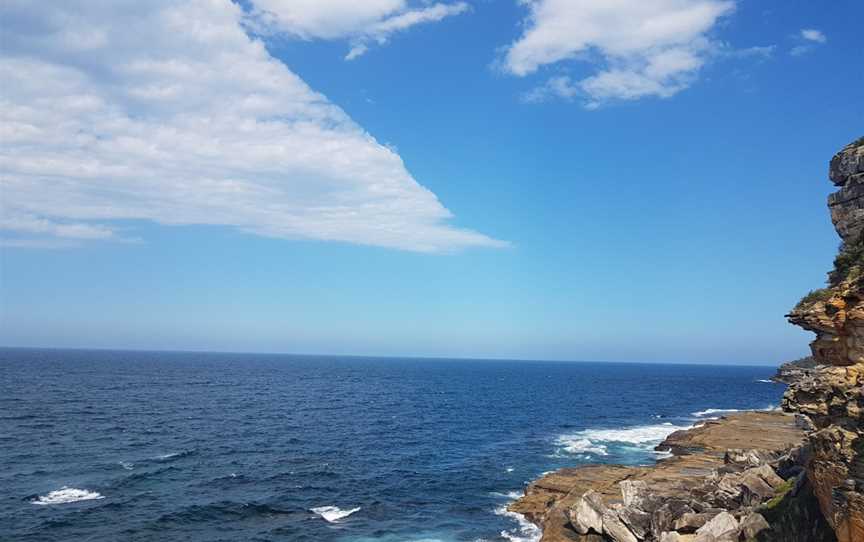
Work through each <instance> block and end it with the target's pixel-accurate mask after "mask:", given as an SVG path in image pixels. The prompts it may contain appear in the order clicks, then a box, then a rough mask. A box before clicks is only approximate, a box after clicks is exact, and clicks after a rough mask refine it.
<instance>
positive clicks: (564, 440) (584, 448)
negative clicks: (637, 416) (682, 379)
mask: <svg viewBox="0 0 864 542" xmlns="http://www.w3.org/2000/svg"><path fill="white" fill-rule="evenodd" d="M681 429H689V426H681V425H673V424H671V423H668V422H667V423H661V424H654V425H638V426H635V427H626V428H622V429H585V430H583V431H578V432H576V433H573V434H571V435H562V436H560V437H558V439H557V440H556V443H557V444H558V445H559V446H561V447H563V448H564V450H565V451H567V452H569V453H571V454H594V455H608V454H609V446H610V445H613V444H618V445H621V444H623V445H634V446H638V447H640V448H651V447H653V445H655V444H659V443H660V442H661V441H662V440H663V439H665V438H666V437H668V436H669V435H670V434H672V433H674V432H675V431H678V430H681Z"/></svg>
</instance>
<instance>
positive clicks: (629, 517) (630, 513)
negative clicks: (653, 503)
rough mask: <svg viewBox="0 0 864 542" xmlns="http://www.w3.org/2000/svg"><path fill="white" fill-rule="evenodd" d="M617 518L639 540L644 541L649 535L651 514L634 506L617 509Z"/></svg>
mask: <svg viewBox="0 0 864 542" xmlns="http://www.w3.org/2000/svg"><path fill="white" fill-rule="evenodd" d="M618 518H619V519H621V521H623V522H624V525H626V526H627V528H628V529H630V531H631V532H632V533H633V534H634V535H636V538H638V539H639V540H645V539H646V538H648V535H649V534H650V533H651V514H649V513H648V512H645V511H644V510H642V509H640V508H636V507H635V506H624V507H622V508H619V509H618Z"/></svg>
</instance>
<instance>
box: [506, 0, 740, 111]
mask: <svg viewBox="0 0 864 542" xmlns="http://www.w3.org/2000/svg"><path fill="white" fill-rule="evenodd" d="M521 1H522V3H524V4H525V5H526V6H527V7H528V16H527V17H526V19H525V21H524V26H525V30H524V32H523V34H522V36H521V37H519V38H518V39H517V40H516V41H515V42H513V43H512V44H511V45H509V46H508V47H506V48H505V50H504V57H503V59H502V62H501V66H502V68H503V69H504V71H506V72H508V73H510V74H512V75H515V76H519V77H524V76H527V75H529V74H532V73H534V72H537V71H538V70H539V69H541V68H542V67H544V66H550V65H555V64H559V63H562V62H565V61H578V62H581V63H583V64H585V65H587V66H590V67H593V68H594V72H593V73H591V74H590V75H588V76H587V77H582V78H578V79H574V78H572V77H571V76H569V75H556V76H554V77H551V78H550V79H548V80H547V81H546V83H544V84H543V85H541V86H540V87H538V88H536V89H534V90H533V91H532V92H530V93H529V94H528V95H526V99H527V100H528V101H538V100H542V99H545V98H547V97H559V98H565V99H571V98H573V97H576V96H578V97H581V98H582V99H583V100H584V101H585V104H586V105H587V106H588V107H597V106H599V105H602V104H604V103H607V102H610V101H615V100H635V99H639V98H643V97H646V96H657V97H661V98H666V97H669V96H672V95H674V94H676V93H678V92H680V91H681V90H683V89H685V88H687V87H688V86H690V85H691V84H692V83H693V81H694V80H695V79H696V77H697V75H698V71H699V69H700V68H701V67H702V66H703V65H704V64H705V63H706V61H707V60H708V58H709V56H710V55H711V52H712V50H714V49H715V48H716V47H717V45H716V44H715V43H714V42H712V40H711V39H710V37H709V32H710V31H711V30H712V29H713V28H714V27H715V26H716V25H717V24H718V22H719V21H720V20H721V19H722V18H723V17H724V16H727V15H729V14H731V13H732V12H733V11H734V10H735V3H734V2H733V1H728V0H521Z"/></svg>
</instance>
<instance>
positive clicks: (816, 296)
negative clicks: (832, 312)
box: [794, 288, 831, 311]
mask: <svg viewBox="0 0 864 542" xmlns="http://www.w3.org/2000/svg"><path fill="white" fill-rule="evenodd" d="M829 299H831V289H830V288H820V289H819V290H810V293H809V294H807V295H805V296H804V297H802V298H801V301H799V302H798V304H797V305H795V309H794V310H796V311H797V310H798V309H801V308H804V307H805V306H807V305H810V304H811V303H816V302H817V301H828V300H829Z"/></svg>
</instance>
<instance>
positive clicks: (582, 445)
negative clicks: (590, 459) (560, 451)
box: [556, 434, 608, 455]
mask: <svg viewBox="0 0 864 542" xmlns="http://www.w3.org/2000/svg"><path fill="white" fill-rule="evenodd" d="M556 443H557V444H558V445H559V446H563V447H564V450H566V451H567V452H569V453H571V454H594V455H608V452H607V451H606V446H603V445H602V444H595V443H594V442H592V441H591V439H588V438H585V437H583V436H580V435H578V434H576V435H562V436H560V437H558V440H557V441H556Z"/></svg>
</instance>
